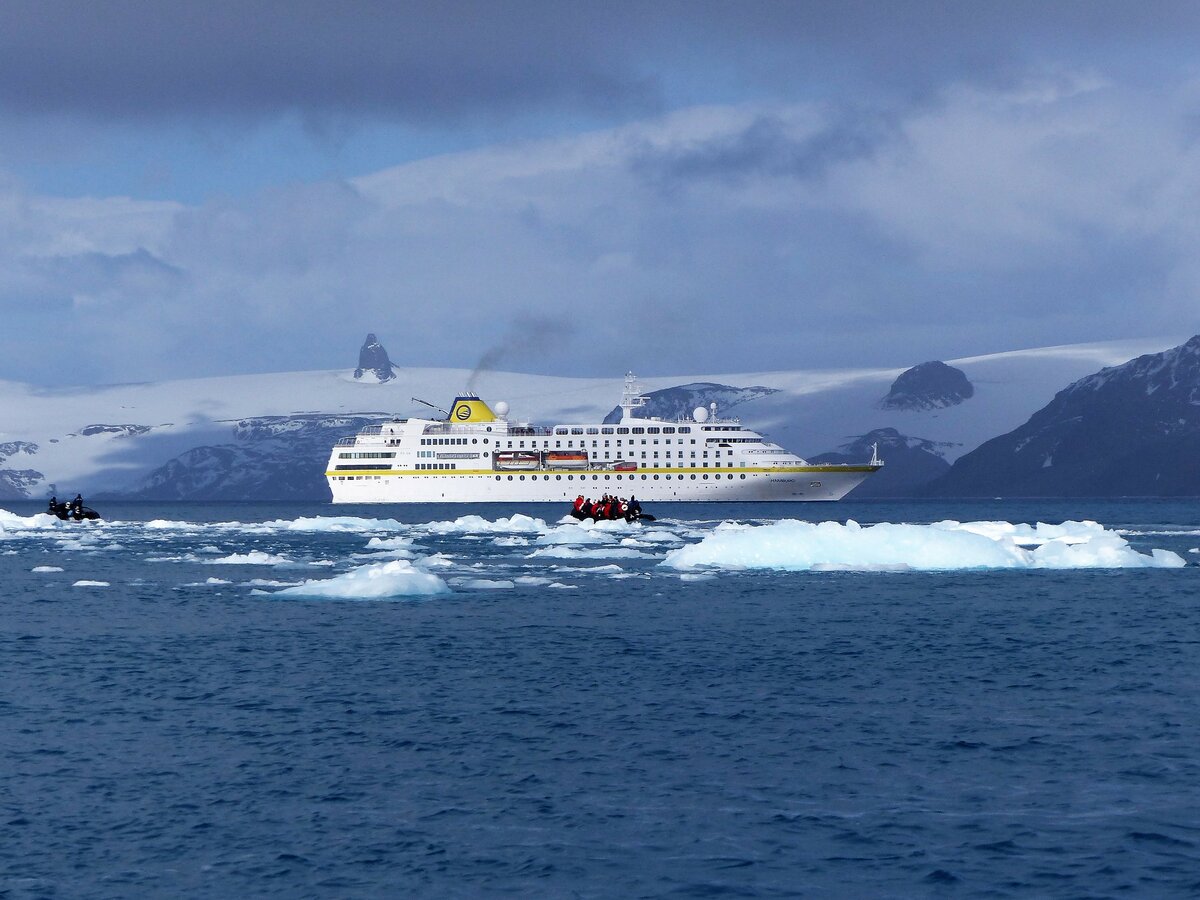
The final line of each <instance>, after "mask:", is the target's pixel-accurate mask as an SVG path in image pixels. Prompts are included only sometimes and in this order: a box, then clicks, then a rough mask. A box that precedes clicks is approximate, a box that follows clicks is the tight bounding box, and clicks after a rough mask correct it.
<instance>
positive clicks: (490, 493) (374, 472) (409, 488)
mask: <svg viewBox="0 0 1200 900" xmlns="http://www.w3.org/2000/svg"><path fill="white" fill-rule="evenodd" d="M418 402H424V401H418ZM646 403H647V398H646V397H645V396H643V395H642V393H641V390H640V388H639V387H638V385H637V381H636V379H635V378H634V376H633V375H632V374H629V375H627V376H626V377H625V389H624V392H623V393H622V395H621V420H620V421H619V422H616V423H613V424H605V423H600V422H597V423H595V424H583V425H553V426H539V425H532V424H529V423H526V422H513V421H510V419H509V414H508V413H509V410H508V404H507V403H502V402H501V403H496V405H495V408H494V409H493V407H491V406H489V405H488V404H487V403H485V402H484V401H483V400H481V399H480V398H479V397H478V396H477V395H475V394H472V393H464V394H460V395H459V396H457V397H455V398H454V403H453V404H452V405H451V407H450V409H449V411H448V412H447V411H444V410H438V411H439V412H445V418H437V419H426V418H415V417H412V418H406V419H399V418H398V419H394V420H392V421H389V422H383V423H381V424H379V425H369V426H367V427H366V428H363V429H362V430H361V431H360V432H359V433H358V434H357V435H355V436H353V437H347V438H343V439H341V440H340V441H338V442H337V444H336V445H335V446H334V448H333V451H332V453H331V454H330V457H329V464H328V465H327V466H326V469H325V477H326V479H327V480H328V481H329V487H330V490H331V491H332V492H333V502H334V503H489V502H524V503H551V502H559V501H565V502H571V501H573V500H574V499H575V498H576V497H577V496H579V495H580V494H582V495H584V496H585V497H589V498H598V497H600V496H601V495H602V494H614V495H617V496H621V497H628V496H636V497H637V498H638V500H639V501H642V502H653V501H662V502H666V501H670V502H676V501H738V502H747V501H751V502H753V501H772V500H776V501H797V500H840V499H841V498H842V497H844V496H845V495H846V494H847V493H848V492H849V491H850V490H851V489H852V488H854V487H855V486H856V485H857V484H859V483H860V482H861V481H863V479H865V478H866V477H867V476H869V475H870V474H872V473H873V472H875V471H877V470H878V469H879V468H880V467H881V466H882V465H883V463H882V461H881V460H880V459H879V458H878V453H877V452H876V453H873V454H872V458H871V460H870V461H869V462H864V463H862V464H861V465H810V464H809V463H807V462H805V461H804V460H803V459H801V458H800V457H799V456H797V455H796V454H794V453H792V452H791V451H789V450H785V449H784V448H783V447H780V446H779V445H778V444H775V443H772V442H771V441H769V440H767V439H766V438H765V437H764V436H763V435H761V434H759V433H758V432H755V431H752V430H750V429H749V428H746V427H745V426H743V425H742V423H741V421H740V420H739V419H736V418H721V417H720V416H718V415H717V408H716V404H715V403H714V404H711V405H710V407H709V408H708V409H705V408H704V407H700V408H698V409H696V410H695V411H694V412H693V414H692V416H691V418H688V419H679V420H674V421H667V420H665V419H662V418H656V417H645V416H643V415H641V414H640V413H642V412H644V407H645V406H646ZM426 405H430V404H426ZM433 408H434V409H437V407H433Z"/></svg>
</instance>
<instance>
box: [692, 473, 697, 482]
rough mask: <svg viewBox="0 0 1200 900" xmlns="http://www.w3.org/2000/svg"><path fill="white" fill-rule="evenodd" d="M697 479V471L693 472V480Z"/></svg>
mask: <svg viewBox="0 0 1200 900" xmlns="http://www.w3.org/2000/svg"><path fill="white" fill-rule="evenodd" d="M695 480H696V473H695V472H693V473H692V481H695Z"/></svg>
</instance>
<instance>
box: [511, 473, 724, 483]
mask: <svg viewBox="0 0 1200 900" xmlns="http://www.w3.org/2000/svg"><path fill="white" fill-rule="evenodd" d="M501 477H502V476H500V475H497V476H496V480H497V481H499V480H500V479H501ZM624 477H625V476H623V475H618V476H617V481H620V480H621V479H622V478H624ZM653 477H654V480H655V481H658V476H657V475H655V476H653ZM662 477H663V478H665V479H667V481H670V480H671V476H670V475H663V476H662ZM675 477H676V478H677V479H678V480H679V481H682V480H683V476H682V475H676V476H675ZM700 477H701V478H703V479H704V480H705V481H708V476H707V475H701V476H700ZM725 477H726V478H728V479H729V480H731V481H732V480H733V473H732V472H730V473H729V474H728V475H726V476H725ZM738 477H739V478H741V479H742V480H743V481H745V480H746V476H745V474H742V475H739V476H738ZM517 478H518V479H519V480H520V481H524V480H525V476H524V475H518V476H517ZM537 478H538V477H537V476H536V475H530V476H529V480H530V481H537ZM610 478H612V476H611V475H605V476H604V480H605V481H608V480H609V479H610ZM635 478H637V476H636V475H630V476H629V480H630V481H633V479H635ZM713 478H714V479H715V480H720V478H721V476H720V475H714V476H713ZM562 479H563V477H562V476H561V475H555V476H554V480H555V481H562ZM508 480H509V481H512V480H513V477H512V476H511V475H509V476H508ZM549 480H550V476H549V475H543V476H542V481H549ZM574 480H575V476H574V475H568V476H567V481H574ZM579 480H580V481H587V476H586V475H580V476H579ZM599 480H600V476H599V475H593V476H592V481H599ZM645 480H646V476H645V475H643V476H642V481H645ZM695 480H696V476H695V475H693V476H692V481H695Z"/></svg>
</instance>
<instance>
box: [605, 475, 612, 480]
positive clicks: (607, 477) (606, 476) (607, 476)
mask: <svg viewBox="0 0 1200 900" xmlns="http://www.w3.org/2000/svg"><path fill="white" fill-rule="evenodd" d="M611 477H612V476H611V475H605V476H604V480H605V481H608V479H609V478H611Z"/></svg>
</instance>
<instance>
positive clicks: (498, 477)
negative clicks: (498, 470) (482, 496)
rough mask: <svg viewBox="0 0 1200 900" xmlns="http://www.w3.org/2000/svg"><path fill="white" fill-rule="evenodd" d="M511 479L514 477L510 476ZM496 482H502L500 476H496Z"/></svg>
mask: <svg viewBox="0 0 1200 900" xmlns="http://www.w3.org/2000/svg"><path fill="white" fill-rule="evenodd" d="M509 477H510V478H511V477H512V476H511V475H510V476H509ZM496 480H497V481H499V480H500V476H499V475H497V476H496Z"/></svg>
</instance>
